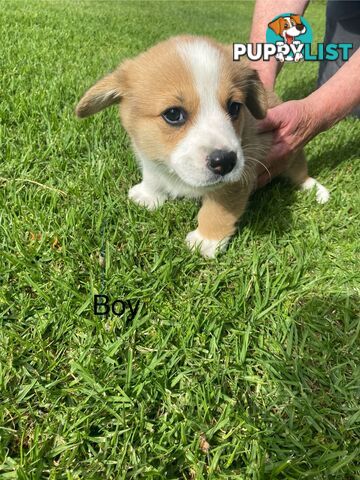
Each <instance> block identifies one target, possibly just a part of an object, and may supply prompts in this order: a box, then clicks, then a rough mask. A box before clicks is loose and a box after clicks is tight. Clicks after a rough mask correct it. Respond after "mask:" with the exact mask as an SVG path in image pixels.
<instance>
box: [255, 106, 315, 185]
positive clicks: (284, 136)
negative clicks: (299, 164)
mask: <svg viewBox="0 0 360 480" xmlns="http://www.w3.org/2000/svg"><path fill="white" fill-rule="evenodd" d="M320 130H321V128H320V122H319V121H318V118H317V114H316V112H315V110H314V109H313V108H312V106H311V102H309V101H308V100H307V99H306V98H305V99H303V100H291V101H289V102H285V103H282V104H281V105H278V106H276V107H274V108H271V109H270V110H269V111H268V114H267V116H266V118H265V119H264V120H261V121H259V122H258V131H259V133H265V132H270V131H271V132H272V133H273V142H272V146H271V149H270V152H269V153H268V155H267V157H266V158H265V160H264V162H263V163H264V164H265V167H266V168H264V166H262V165H259V168H258V184H257V187H258V188H261V187H263V186H264V185H266V184H267V183H269V182H270V181H271V180H272V178H274V177H276V176H277V175H279V174H281V173H283V172H284V171H285V170H286V168H287V166H288V159H289V156H290V155H291V154H292V153H294V152H296V151H297V150H298V149H299V148H301V147H303V146H304V145H305V144H306V143H307V142H308V141H309V140H311V138H313V137H314V136H315V135H316V134H317V133H319V132H320Z"/></svg>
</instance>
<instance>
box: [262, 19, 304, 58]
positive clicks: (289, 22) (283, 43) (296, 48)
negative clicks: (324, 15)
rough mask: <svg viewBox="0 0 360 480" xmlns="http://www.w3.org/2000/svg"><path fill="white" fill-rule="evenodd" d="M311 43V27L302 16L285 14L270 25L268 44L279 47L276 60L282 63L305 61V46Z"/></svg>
mask: <svg viewBox="0 0 360 480" xmlns="http://www.w3.org/2000/svg"><path fill="white" fill-rule="evenodd" d="M311 42H312V31H311V27H310V25H309V24H308V22H307V21H306V20H305V18H304V17H302V16H301V15H293V14H289V15H287V14H283V15H280V16H278V17H275V18H274V19H273V20H272V21H271V22H270V23H269V24H268V28H267V30H266V43H269V44H273V45H276V46H277V53H276V54H275V58H276V59H277V60H279V61H280V62H284V61H285V60H286V61H288V62H292V61H295V62H298V61H299V60H302V59H304V54H303V49H304V46H305V44H309V45H311Z"/></svg>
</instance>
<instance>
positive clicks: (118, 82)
mask: <svg viewBox="0 0 360 480" xmlns="http://www.w3.org/2000/svg"><path fill="white" fill-rule="evenodd" d="M129 62H130V61H129V60H127V61H125V62H124V63H122V64H121V65H120V66H119V67H118V68H117V69H116V70H115V71H114V72H112V73H110V74H109V75H106V76H105V77H104V78H102V79H101V80H99V81H98V82H96V83H95V85H93V86H92V87H91V88H90V89H89V90H88V91H87V92H86V93H85V94H84V96H83V97H82V99H81V100H80V102H79V103H78V104H77V106H76V109H75V113H76V115H77V116H78V117H80V118H85V117H88V116H89V115H93V114H94V113H97V112H100V110H102V109H104V108H106V107H110V105H113V104H114V103H119V102H120V100H121V97H122V96H124V95H125V90H126V76H127V75H126V73H127V65H128V63H129Z"/></svg>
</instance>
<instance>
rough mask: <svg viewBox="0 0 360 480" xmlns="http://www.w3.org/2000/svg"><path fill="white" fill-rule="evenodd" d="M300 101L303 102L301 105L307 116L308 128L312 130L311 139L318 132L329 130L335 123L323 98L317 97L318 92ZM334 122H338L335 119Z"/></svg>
mask: <svg viewBox="0 0 360 480" xmlns="http://www.w3.org/2000/svg"><path fill="white" fill-rule="evenodd" d="M299 102H301V106H302V108H303V109H304V111H305V117H306V118H307V123H308V129H309V131H310V138H309V140H310V139H311V138H313V137H315V135H317V134H318V133H321V132H324V131H326V130H328V129H329V128H330V127H331V126H332V125H333V123H332V121H331V120H330V117H329V112H328V110H327V109H326V105H325V104H324V103H323V102H322V101H321V99H319V98H317V95H316V92H314V93H312V94H310V95H309V96H308V97H305V98H303V99H301V100H299ZM334 123H336V122H335V121H334Z"/></svg>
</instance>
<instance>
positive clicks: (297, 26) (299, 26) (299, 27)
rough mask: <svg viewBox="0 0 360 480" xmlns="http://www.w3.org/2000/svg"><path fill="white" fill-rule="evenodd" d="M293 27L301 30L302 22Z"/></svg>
mask: <svg viewBox="0 0 360 480" xmlns="http://www.w3.org/2000/svg"><path fill="white" fill-rule="evenodd" d="M295 27H296V28H297V29H298V30H299V32H301V30H302V29H303V28H304V25H303V24H302V23H298V24H297V25H295Z"/></svg>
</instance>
